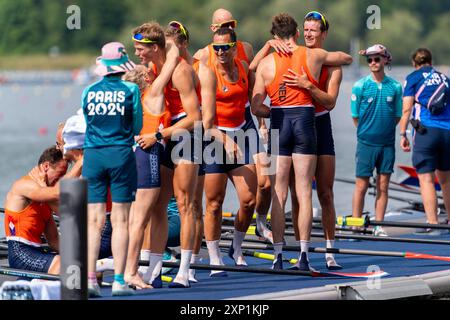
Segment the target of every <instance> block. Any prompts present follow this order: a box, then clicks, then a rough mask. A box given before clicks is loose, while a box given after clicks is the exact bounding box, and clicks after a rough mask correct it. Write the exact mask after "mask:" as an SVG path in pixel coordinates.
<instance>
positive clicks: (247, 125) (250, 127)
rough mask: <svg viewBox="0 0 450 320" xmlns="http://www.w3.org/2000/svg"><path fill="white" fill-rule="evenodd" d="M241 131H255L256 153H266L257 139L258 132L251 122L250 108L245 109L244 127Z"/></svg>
mask: <svg viewBox="0 0 450 320" xmlns="http://www.w3.org/2000/svg"><path fill="white" fill-rule="evenodd" d="M242 129H243V130H246V131H247V130H255V131H256V133H257V134H256V146H257V148H258V149H257V150H256V151H257V152H256V154H257V153H260V152H266V149H265V148H264V145H263V143H262V141H261V139H260V138H259V131H258V129H257V127H256V125H255V122H254V121H253V116H252V112H251V110H250V107H246V108H245V125H244V127H243V128H242Z"/></svg>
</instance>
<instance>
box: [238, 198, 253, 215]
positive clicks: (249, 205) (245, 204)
mask: <svg viewBox="0 0 450 320" xmlns="http://www.w3.org/2000/svg"><path fill="white" fill-rule="evenodd" d="M255 206H256V198H255V197H247V198H245V199H243V200H242V201H241V209H242V210H244V211H246V212H248V211H251V212H252V213H253V211H254V210H255Z"/></svg>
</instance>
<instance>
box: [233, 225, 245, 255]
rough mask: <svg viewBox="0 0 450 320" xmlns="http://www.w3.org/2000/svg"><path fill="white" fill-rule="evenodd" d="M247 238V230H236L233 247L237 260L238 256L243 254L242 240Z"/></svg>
mask: <svg viewBox="0 0 450 320" xmlns="http://www.w3.org/2000/svg"><path fill="white" fill-rule="evenodd" d="M244 238H245V232H241V231H237V230H234V237H233V249H234V254H233V257H234V259H235V260H236V259H237V258H238V257H240V256H242V248H241V246H242V242H243V241H244Z"/></svg>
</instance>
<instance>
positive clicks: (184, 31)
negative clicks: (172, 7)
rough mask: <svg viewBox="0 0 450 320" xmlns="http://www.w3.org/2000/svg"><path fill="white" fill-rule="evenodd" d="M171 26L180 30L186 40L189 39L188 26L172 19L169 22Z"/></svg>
mask: <svg viewBox="0 0 450 320" xmlns="http://www.w3.org/2000/svg"><path fill="white" fill-rule="evenodd" d="M169 27H171V28H173V29H175V30H180V31H181V33H182V34H183V35H184V36H185V37H186V40H187V41H189V34H188V32H187V30H186V28H185V27H184V26H183V25H182V24H181V22H178V21H175V20H174V21H170V22H169Z"/></svg>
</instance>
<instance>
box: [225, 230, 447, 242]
mask: <svg viewBox="0 0 450 320" xmlns="http://www.w3.org/2000/svg"><path fill="white" fill-rule="evenodd" d="M222 229H223V230H227V231H233V230H234V228H233V227H231V228H230V227H222ZM247 234H248V235H255V228H254V227H253V228H252V226H250V228H249V229H248V231H247ZM285 235H288V236H293V235H294V232H293V231H292V232H291V231H285ZM311 237H312V238H323V234H322V233H314V232H312V233H311ZM335 238H336V239H354V240H368V241H388V242H406V243H425V244H442V245H450V241H448V240H431V239H417V238H394V237H373V236H365V235H350V234H336V235H335Z"/></svg>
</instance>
